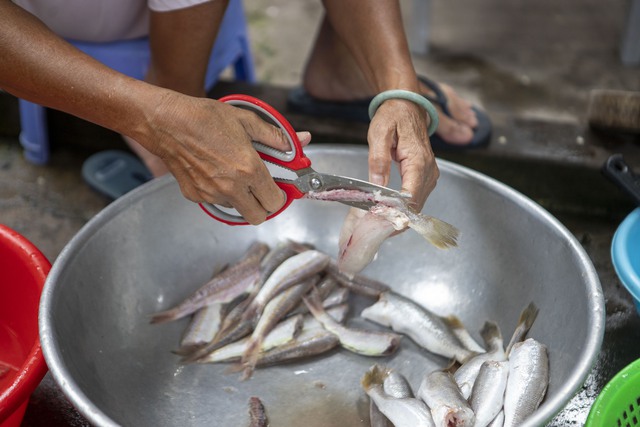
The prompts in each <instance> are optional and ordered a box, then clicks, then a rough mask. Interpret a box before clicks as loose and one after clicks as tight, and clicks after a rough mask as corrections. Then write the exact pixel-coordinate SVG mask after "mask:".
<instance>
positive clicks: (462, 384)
mask: <svg viewBox="0 0 640 427" xmlns="http://www.w3.org/2000/svg"><path fill="white" fill-rule="evenodd" d="M480 335H481V336H482V338H483V340H484V343H485V346H486V347H487V351H486V352H485V353H480V354H478V355H476V356H473V357H472V358H470V359H469V360H467V361H466V362H464V363H463V364H462V365H461V366H460V367H459V368H458V369H457V370H456V371H455V373H454V374H453V378H454V380H455V381H456V384H457V385H458V387H459V388H460V392H461V393H462V396H463V397H464V398H465V399H468V398H469V396H470V395H471V391H472V390H473V383H474V382H475V381H476V378H477V377H478V372H480V367H481V366H482V364H483V363H484V362H486V361H488V360H493V361H498V362H499V361H503V360H506V359H507V356H506V354H505V352H504V347H503V345H504V343H503V339H502V333H501V332H500V328H499V327H498V325H497V324H496V323H495V322H491V321H487V322H485V324H484V326H483V327H482V329H481V330H480Z"/></svg>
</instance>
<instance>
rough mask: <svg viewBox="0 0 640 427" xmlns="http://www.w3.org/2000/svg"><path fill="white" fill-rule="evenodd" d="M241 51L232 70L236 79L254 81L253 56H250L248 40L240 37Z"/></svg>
mask: <svg viewBox="0 0 640 427" xmlns="http://www.w3.org/2000/svg"><path fill="white" fill-rule="evenodd" d="M240 45H241V46H242V47H241V50H242V53H241V54H240V56H239V57H238V59H237V60H236V62H235V64H234V72H235V77H236V80H241V81H245V82H249V83H255V82H256V71H255V69H254V66H253V57H252V56H251V47H250V46H249V40H247V39H246V38H242V40H240Z"/></svg>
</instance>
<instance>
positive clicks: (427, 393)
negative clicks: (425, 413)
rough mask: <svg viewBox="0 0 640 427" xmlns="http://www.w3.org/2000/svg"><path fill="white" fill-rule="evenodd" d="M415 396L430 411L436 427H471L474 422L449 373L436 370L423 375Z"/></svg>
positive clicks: (471, 413) (466, 403)
mask: <svg viewBox="0 0 640 427" xmlns="http://www.w3.org/2000/svg"><path fill="white" fill-rule="evenodd" d="M417 396H418V397H419V398H420V399H422V400H423V401H424V402H425V403H426V404H427V406H428V407H429V409H430V410H431V415H432V416H433V421H434V423H435V425H436V427H462V426H464V427H472V426H473V423H474V422H475V415H474V414H473V409H471V406H470V405H469V402H467V400H466V399H465V398H464V397H463V396H462V394H460V389H459V388H458V386H457V384H456V382H455V381H454V379H453V376H452V375H451V374H450V373H449V372H445V371H440V370H436V371H432V372H429V373H427V374H425V375H424V377H423V379H422V382H421V383H420V387H419V388H418V393H417Z"/></svg>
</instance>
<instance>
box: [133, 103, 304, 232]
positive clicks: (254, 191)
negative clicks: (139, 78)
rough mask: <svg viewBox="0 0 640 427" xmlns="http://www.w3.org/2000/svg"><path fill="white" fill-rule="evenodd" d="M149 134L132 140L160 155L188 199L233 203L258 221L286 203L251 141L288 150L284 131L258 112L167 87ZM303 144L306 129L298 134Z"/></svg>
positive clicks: (252, 220) (243, 212)
mask: <svg viewBox="0 0 640 427" xmlns="http://www.w3.org/2000/svg"><path fill="white" fill-rule="evenodd" d="M149 129H150V134H146V135H144V136H145V138H144V139H146V141H145V140H143V138H141V137H140V136H136V140H137V141H138V142H140V143H141V144H142V145H144V146H146V147H147V148H148V149H149V151H151V152H152V153H154V154H155V155H157V156H159V157H160V158H161V159H162V160H163V161H164V162H165V164H166V165H167V167H168V169H169V170H170V171H171V173H172V174H173V176H174V177H175V178H176V180H177V181H178V184H179V185H180V190H181V191H182V194H183V195H184V196H185V197H186V198H187V199H189V200H191V201H193V202H197V203H200V202H206V203H211V204H217V205H222V206H230V207H233V208H235V209H236V210H237V211H238V212H239V213H240V214H241V215H242V216H243V217H244V218H245V219H246V221H247V222H249V223H251V224H254V225H256V224H260V223H262V222H263V221H265V219H266V217H267V215H268V214H269V213H271V212H276V211H277V210H278V209H280V207H281V206H282V205H283V204H284V202H285V196H284V193H283V192H282V191H281V190H280V188H279V187H278V186H277V185H276V183H275V181H274V180H273V178H272V176H271V174H270V173H269V171H268V169H267V167H266V166H265V164H264V162H263V161H262V159H261V158H260V157H259V155H258V153H257V151H256V150H255V149H254V148H253V145H252V144H251V142H252V141H257V142H261V143H263V144H265V145H268V146H270V147H273V148H276V149H279V150H282V151H288V149H289V143H288V142H287V139H286V137H285V134H284V132H283V131H282V130H281V129H280V128H278V127H276V126H274V125H271V124H270V123H267V122H265V121H264V120H262V119H261V118H260V117H259V116H258V115H257V114H255V113H254V112H252V111H248V110H245V109H241V108H236V107H233V106H231V105H229V104H225V103H222V102H219V101H215V100H212V99H207V98H195V97H188V96H185V95H181V94H178V93H176V92H169V94H168V95H167V96H166V97H165V100H164V102H162V103H161V104H160V105H158V106H157V108H156V109H155V112H154V115H153V116H152V117H151V118H150V121H149ZM298 136H299V138H300V140H301V142H302V144H303V145H307V144H308V143H309V141H310V139H311V135H310V134H309V133H308V132H301V133H299V134H298Z"/></svg>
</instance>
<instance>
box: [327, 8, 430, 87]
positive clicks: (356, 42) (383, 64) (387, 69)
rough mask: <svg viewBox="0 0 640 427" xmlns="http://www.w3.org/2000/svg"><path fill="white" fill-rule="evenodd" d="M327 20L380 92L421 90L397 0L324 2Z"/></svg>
mask: <svg viewBox="0 0 640 427" xmlns="http://www.w3.org/2000/svg"><path fill="white" fill-rule="evenodd" d="M324 5H325V9H326V11H327V18H328V19H329V21H330V23H331V25H332V26H333V29H334V30H335V32H336V33H337V34H338V35H339V37H340V38H341V40H342V42H343V43H344V44H345V45H346V46H347V48H348V49H349V50H350V52H351V54H352V55H353V57H354V58H355V60H356V62H357V63H358V66H359V68H360V69H361V70H362V72H363V74H364V76H365V78H366V79H367V81H368V82H369V84H370V85H371V86H372V87H373V88H374V89H375V90H376V91H378V92H382V91H384V90H389V89H405V90H411V91H416V92H417V91H418V81H417V77H416V74H415V70H414V67H413V63H412V62H411V54H410V52H409V46H408V44H407V40H406V37H405V33H404V27H403V25H402V15H401V11H400V5H399V3H398V1H396V0H375V1H371V0H324Z"/></svg>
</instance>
